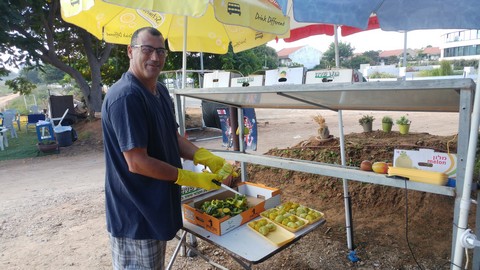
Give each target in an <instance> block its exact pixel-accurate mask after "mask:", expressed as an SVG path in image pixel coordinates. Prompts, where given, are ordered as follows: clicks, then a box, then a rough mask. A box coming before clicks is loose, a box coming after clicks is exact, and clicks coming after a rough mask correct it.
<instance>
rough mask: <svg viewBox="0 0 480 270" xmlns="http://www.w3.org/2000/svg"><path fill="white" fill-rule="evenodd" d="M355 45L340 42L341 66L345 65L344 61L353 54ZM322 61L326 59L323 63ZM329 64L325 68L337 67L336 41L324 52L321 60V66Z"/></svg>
mask: <svg viewBox="0 0 480 270" xmlns="http://www.w3.org/2000/svg"><path fill="white" fill-rule="evenodd" d="M354 50H355V48H354V47H352V46H351V45H350V43H343V42H339V43H338V53H339V54H338V55H339V58H340V66H343V64H342V62H343V61H344V60H346V59H349V58H350V57H352V56H353V51H354ZM322 61H325V62H324V63H323V64H322ZM324 65H328V66H326V67H324V68H328V67H335V43H333V42H332V43H330V46H329V47H328V50H327V51H325V52H324V53H323V57H322V60H321V61H320V66H324Z"/></svg>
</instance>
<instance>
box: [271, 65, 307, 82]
mask: <svg viewBox="0 0 480 270" xmlns="http://www.w3.org/2000/svg"><path fill="white" fill-rule="evenodd" d="M304 75H305V68H304V67H294V68H288V67H279V68H277V69H272V70H267V71H265V85H266V86H268V85H278V84H303V81H304V80H303V77H304Z"/></svg>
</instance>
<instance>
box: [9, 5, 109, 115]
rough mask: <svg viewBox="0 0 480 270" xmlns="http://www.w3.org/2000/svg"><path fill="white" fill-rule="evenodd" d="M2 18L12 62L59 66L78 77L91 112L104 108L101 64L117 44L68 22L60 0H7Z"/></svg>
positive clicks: (28, 64)
mask: <svg viewBox="0 0 480 270" xmlns="http://www.w3.org/2000/svg"><path fill="white" fill-rule="evenodd" d="M0 18H2V22H3V31H1V32H0V53H4V54H7V55H9V56H10V62H11V64H13V65H15V66H19V65H27V66H41V65H43V64H50V65H52V66H54V67H56V68H58V69H59V70H61V71H63V72H65V73H67V74H69V75H70V76H71V77H72V78H73V79H74V80H75V82H76V83H77V85H78V87H79V88H80V90H81V92H82V94H83V96H84V98H85V103H86V106H87V108H88V110H89V112H90V114H91V115H93V112H95V111H100V110H101V105H102V91H101V89H102V88H101V86H102V71H101V67H102V65H103V64H104V63H106V62H107V60H108V58H109V55H110V53H111V51H112V49H113V48H114V45H112V44H108V43H105V42H103V41H99V40H97V39H96V38H95V37H93V36H92V35H90V34H89V33H87V32H86V31H85V30H83V29H81V28H79V27H77V26H74V25H71V24H68V23H66V22H64V21H63V20H62V18H61V16H60V1H59V0H16V1H13V0H6V1H5V0H4V1H1V2H0Z"/></svg>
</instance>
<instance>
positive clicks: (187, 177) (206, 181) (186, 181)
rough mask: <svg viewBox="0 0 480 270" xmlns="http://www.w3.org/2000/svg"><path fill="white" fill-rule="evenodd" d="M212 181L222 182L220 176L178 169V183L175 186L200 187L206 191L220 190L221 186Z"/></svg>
mask: <svg viewBox="0 0 480 270" xmlns="http://www.w3.org/2000/svg"><path fill="white" fill-rule="evenodd" d="M212 180H219V181H221V180H222V177H220V176H219V175H218V174H214V173H207V172H201V173H196V172H192V171H188V170H183V169H178V176H177V181H176V182H175V184H177V185H181V186H189V187H198V188H203V189H206V190H211V189H219V188H220V186H218V185H216V184H215V183H213V182H212Z"/></svg>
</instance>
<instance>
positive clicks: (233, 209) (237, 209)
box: [201, 194, 248, 218]
mask: <svg viewBox="0 0 480 270" xmlns="http://www.w3.org/2000/svg"><path fill="white" fill-rule="evenodd" d="M247 209H248V205H247V197H246V196H245V195H239V194H235V197H229V198H226V199H225V200H219V199H213V200H211V201H205V202H204V203H203V204H202V206H201V210H202V211H203V212H205V213H206V214H207V215H211V216H213V217H216V218H222V217H224V216H226V215H228V216H232V217H233V216H236V215H238V214H240V213H242V212H243V211H245V210H247Z"/></svg>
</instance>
